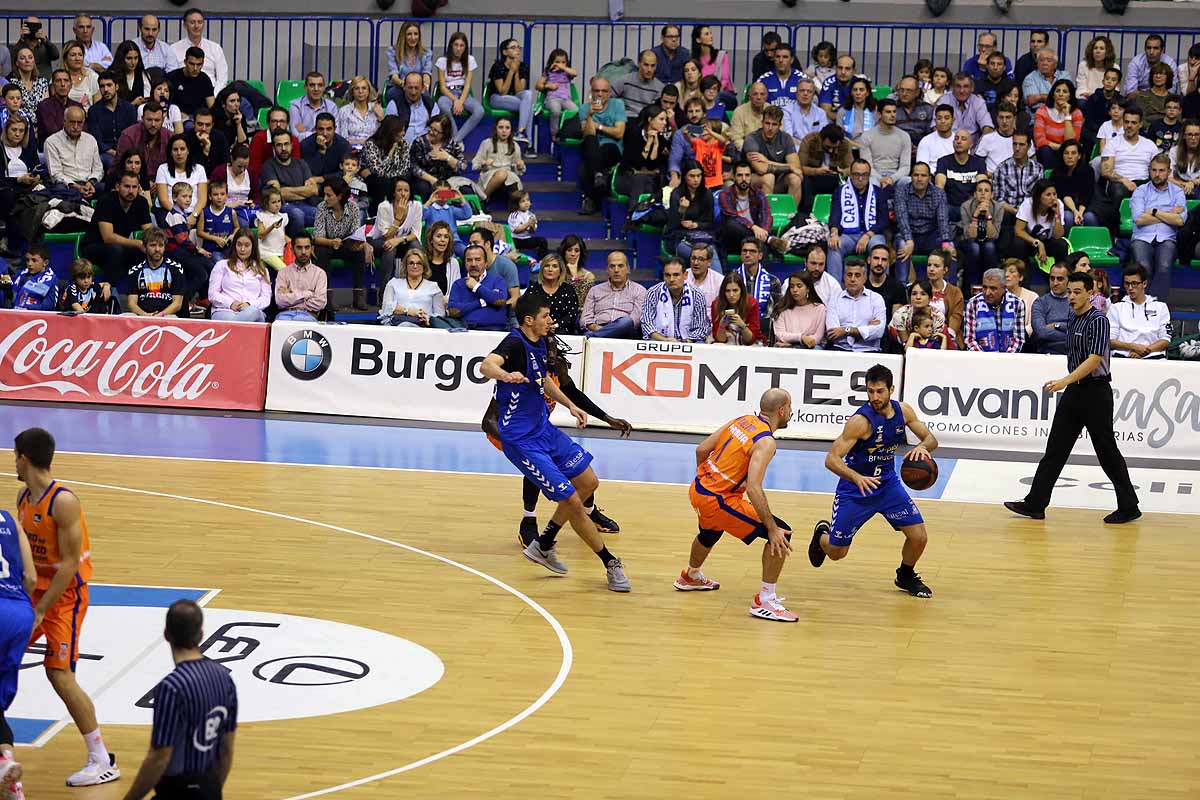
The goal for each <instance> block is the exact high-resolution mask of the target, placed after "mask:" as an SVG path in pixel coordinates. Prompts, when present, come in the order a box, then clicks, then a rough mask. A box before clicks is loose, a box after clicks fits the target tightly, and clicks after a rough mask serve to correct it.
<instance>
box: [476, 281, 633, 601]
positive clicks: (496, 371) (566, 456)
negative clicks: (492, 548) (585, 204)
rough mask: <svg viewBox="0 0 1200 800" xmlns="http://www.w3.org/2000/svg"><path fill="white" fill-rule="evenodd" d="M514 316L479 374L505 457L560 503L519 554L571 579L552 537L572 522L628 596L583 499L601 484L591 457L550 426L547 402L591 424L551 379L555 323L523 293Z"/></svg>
mask: <svg viewBox="0 0 1200 800" xmlns="http://www.w3.org/2000/svg"><path fill="white" fill-rule="evenodd" d="M514 310H515V312H516V317H517V324H518V326H519V327H518V328H517V329H516V330H514V331H512V332H511V333H509V335H508V336H506V337H505V338H504V339H503V340H502V341H501V342H500V344H499V345H498V346H497V347H496V349H495V350H493V351H492V352H491V353H489V354H488V356H487V358H485V359H484V360H483V364H481V365H480V368H479V371H480V373H482V375H483V376H484V377H485V378H490V379H491V380H494V381H496V394H495V398H496V405H497V407H498V408H499V411H500V419H499V422H498V425H497V429H498V432H499V434H500V444H501V449H502V450H503V452H504V457H505V458H507V459H508V460H509V462H511V463H512V465H513V466H514V467H516V468H517V469H518V470H520V472H521V474H522V475H524V476H525V477H526V478H529V479H530V480H531V481H533V482H534V483H535V484H537V486H538V488H539V489H541V492H542V494H544V495H546V498H547V499H549V500H552V501H554V502H556V503H558V508H557V509H556V510H555V512H554V516H553V517H551V519H550V522H549V523H548V524H547V525H546V530H545V531H544V532H543V533H542V535H541V536H539V537H538V538H536V539H534V540H533V541H532V542H530V543H529V545H528V546H527V547H526V548H525V549H524V550H523V551H522V552H523V554H524V556H525V558H527V559H529V560H530V561H532V562H534V563H535V564H541V565H542V566H543V567H545V568H546V569H548V570H550V571H551V572H554V573H557V574H559V575H564V574H566V572H567V565H566V564H564V563H563V562H562V561H561V560H559V558H558V554H557V552H556V548H555V537H557V536H558V531H559V529H561V528H562V526H563V525H564V524H566V522H567V521H568V520H569V521H570V523H571V527H572V528H574V529H575V533H577V534H578V535H579V538H580V539H582V540H583V541H584V543H585V544H586V545H587V546H588V547H589V548H591V550H592V552H594V553H595V554H596V556H597V557H599V559H600V562H601V563H602V564H603V565H604V569H605V572H606V573H607V577H608V588H609V589H610V590H612V591H614V592H628V591H629V588H630V584H629V578H628V577H627V576H626V574H625V566H624V565H623V564H622V563H621V559H619V558H617V557H616V556H614V555H613V554H612V553H610V552H609V551H608V548H607V547H605V545H604V540H603V539H602V538H601V537H600V532H599V531H597V530H596V523H594V522H593V521H592V518H591V517H590V516H589V515H588V513H587V512H586V511H585V510H584V507H583V502H582V500H581V499H580V498H581V497H592V496H593V495H594V494H595V493H596V488H597V487H598V486H599V485H600V480H599V479H598V478H597V477H596V473H595V471H594V470H593V469H592V454H591V453H589V452H588V451H586V450H584V449H583V448H582V447H580V446H579V445H578V444H577V443H576V442H574V441H572V440H571V439H570V438H569V437H568V436H567V435H566V434H565V433H563V432H562V431H560V430H559V429H558V428H557V427H555V426H554V424H553V423H551V422H550V410H549V408H548V407H547V405H546V398H547V396H549V397H550V398H551V399H552V400H554V401H555V402H556V403H562V404H563V405H564V406H566V408H567V409H568V410H569V411H570V412H571V414H572V415H573V416H574V417H575V419H576V420H577V421H578V423H579V426H580V427H583V426H584V425H586V424H587V414H586V413H585V412H584V411H582V410H581V409H580V408H579V407H578V406H577V405H575V403H573V402H572V401H571V399H570V398H569V397H567V396H566V395H565V394H563V392H562V390H561V389H559V388H558V385H557V384H556V383H555V382H554V381H552V380H550V379H549V377H548V375H547V367H546V357H547V354H546V335H547V334H548V333H549V332H550V326H551V325H552V324H553V320H552V319H551V317H550V307H549V306H547V305H546V303H545V302H544V301H542V300H539V299H538V298H535V297H533V296H531V295H528V294H526V295H524V296H522V297H521V298H520V299H519V300H517V303H516V307H515V309H514Z"/></svg>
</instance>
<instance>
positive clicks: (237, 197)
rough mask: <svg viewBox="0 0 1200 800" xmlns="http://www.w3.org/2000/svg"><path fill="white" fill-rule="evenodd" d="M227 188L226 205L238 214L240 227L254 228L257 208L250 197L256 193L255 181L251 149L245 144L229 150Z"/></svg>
mask: <svg viewBox="0 0 1200 800" xmlns="http://www.w3.org/2000/svg"><path fill="white" fill-rule="evenodd" d="M214 172H215V170H214ZM225 186H226V188H227V190H228V195H227V196H226V200H225V205H227V206H229V207H230V208H232V209H233V213H234V214H237V218H238V226H239V227H242V228H253V227H254V212H255V211H256V207H255V205H254V201H253V200H251V199H250V197H251V195H253V194H255V193H256V192H255V186H254V179H253V177H251V175H250V148H249V147H247V146H246V145H244V144H235V145H234V146H233V147H231V148H230V149H229V163H228V164H226V165H225Z"/></svg>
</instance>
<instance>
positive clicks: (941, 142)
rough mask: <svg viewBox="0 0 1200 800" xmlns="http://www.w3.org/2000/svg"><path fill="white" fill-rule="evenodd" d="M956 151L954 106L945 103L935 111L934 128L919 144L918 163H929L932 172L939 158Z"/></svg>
mask: <svg viewBox="0 0 1200 800" xmlns="http://www.w3.org/2000/svg"><path fill="white" fill-rule="evenodd" d="M953 152H954V108H953V107H952V106H949V105H946V104H945V103H943V104H942V105H940V106H938V107H937V109H936V110H935V111H934V112H933V130H932V131H930V132H929V135H928V136H924V137H922V138H921V142H920V144H918V145H917V160H916V162H915V163H917V164H928V165H929V171H930V172H932V171H933V170H934V168H936V167H937V162H938V159H939V158H941V157H942V156H948V155H950V154H951V153H953Z"/></svg>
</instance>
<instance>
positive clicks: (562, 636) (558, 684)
mask: <svg viewBox="0 0 1200 800" xmlns="http://www.w3.org/2000/svg"><path fill="white" fill-rule="evenodd" d="M87 455H96V454H95V453H88V454H87ZM117 457H118V458H121V457H122V456H117ZM196 460H202V461H213V460H216V459H196ZM251 463H259V462H251ZM266 463H271V462H266ZM0 474H3V475H11V474H12V473H0ZM488 474H490V473H488ZM63 480H64V481H66V482H67V483H68V484H73V485H75V486H90V487H92V488H95V489H111V490H113V491H117V492H130V493H132V494H141V495H146V496H149V497H163V498H166V499H169V500H184V501H187V502H190V503H200V504H201V505H208V506H217V507H219V508H228V509H232V510H234V511H245V512H247V513H250V514H261V515H263V516H265V517H273V518H275V519H283V520H288V521H289V522H300V523H304V524H307V525H315V526H317V527H318V528H325V529H327V530H331V531H337V532H338V533H346V534H349V535H351V536H357V537H358V538H360V539H367V540H369V541H372V542H379V543H380V544H386V545H390V546H392V547H398V548H400V549H401V550H407V551H408V552H410V553H416V554H417V555H421V556H425V557H427V558H432V559H433V560H434V561H440V562H442V563H443V564H448V565H449V566H452V567H456V568H458V569H461V570H462V571H463V572H468V573H470V574H472V575H474V576H476V577H478V578H482V579H483V580H485V581H487V582H488V583H491V584H493V585H494V586H497V587H499V588H500V589H503V590H504V591H506V592H508V593H509V594H511V595H513V596H514V597H516V598H517V599H518V600H520V601H521V602H523V603H525V605H527V606H529V607H530V608H532V609H533V610H534V611H536V612H537V613H538V614H539V615H540V616H541V617H542V619H544V620H546V622H547V623H548V624H549V625H550V627H551V629H553V630H554V634H555V635H556V636H557V637H558V644H559V647H561V648H562V663H561V664H560V665H559V668H558V674H557V675H555V677H554V681H553V682H552V683H551V684H550V686H549V687H547V689H546V690H545V691H544V692H542V694H541V695H540V696H539V697H538V698H537V699H536V700H534V701H533V702H532V703H531V704H530V705H529V706H527V707H526V708H525V709H523V710H522V711H521V712H520V713H519V714H517V715H516V716H514V717H512V718H511V719H508V720H506V721H504V722H502V723H500V724H499V725H497V726H496V727H494V728H492V729H491V730H489V731H485V732H484V733H481V734H479V735H478V736H476V737H475V738H473V739H468V740H467V741H465V742H463V743H462V744H457V745H454V746H453V747H449V748H446V749H445V750H442V751H441V752H438V753H434V754H433V755H429V756H426V757H425V758H422V759H420V760H418V761H413V762H412V763H410V764H405V765H404V766H401V767H396V768H394V769H390V770H387V771H386V772H379V773H376V774H375V775H368V776H367V777H365V778H358V779H357V780H353V781H349V782H347V783H343V784H339V785H337V786H329V787H326V788H324V789H317V790H316V791H313V792H308V793H306V794H300V795H295V796H294V797H289V798H286V800H307V798H310V797H320V796H321V795H326V794H332V793H334V792H340V791H342V790H344V789H350V788H353V787H355V786H362V785H364V784H368V783H374V782H375V781H380V780H383V779H384V778H390V777H392V776H393V775H400V774H402V773H405V772H409V771H411V770H414V769H416V768H417V767H423V766H425V765H426V764H432V763H433V762H435V761H440V760H441V759H443V758H446V757H447V756H452V755H454V754H456V753H460V752H462V751H463V750H466V749H468V748H471V747H474V746H475V745H477V744H479V743H480V742H484V741H487V740H488V739H491V738H492V737H493V736H497V735H499V734H501V733H504V732H505V731H506V730H508V729H509V728H511V727H513V726H515V725H517V724H519V723H520V722H522V721H524V720H525V718H526V717H529V716H530V715H532V714H533V713H535V712H536V711H538V709H540V708H541V707H542V706H544V705H546V703H548V702H549V701H550V698H551V697H553V696H554V695H555V694H557V692H558V690H559V689H561V688H562V685H563V684H564V683H566V680H567V675H568V674H569V673H570V671H571V664H572V663H573V661H574V659H575V651H574V649H573V648H572V647H571V640H570V639H569V638H568V637H567V632H566V631H565V630H564V629H563V626H562V624H561V623H560V622H559V621H558V620H557V619H555V618H554V615H552V614H551V613H550V612H549V611H547V610H546V609H544V608H542V606H541V605H539V604H538V603H537V602H536V601H535V600H533V599H532V598H530V597H529V596H527V595H525V594H524V593H523V592H521V591H520V590H518V589H514V588H513V587H512V586H509V585H508V584H507V583H505V582H504V581H502V580H500V579H499V578H493V577H492V576H491V575H488V574H487V573H486V572H481V571H480V570H477V569H475V568H474V567H469V566H467V565H466V564H461V563H459V562H458V561H454V560H453V559H449V558H446V557H445V556H440V555H438V554H437V553H431V552H429V551H428V550H422V549H420V548H419V547H413V546H412V545H408V544H403V543H401V542H396V541H393V540H391V539H385V538H383V537H382V536H375V535H374V534H370V533H363V532H362V531H356V530H352V529H350V528H343V527H341V526H338V525H330V524H329V523H327V522H318V521H316V520H312V519H305V518H304V517H296V516H292V515H291V514H281V513H279V512H277V511H266V510H264V509H261V508H251V507H249V506H239V505H236V504H234V503H222V502H220V501H218V500H205V499H203V498H199V497H188V496H187V495H181V494H170V493H167V492H155V491H151V490H149V489H133V488H130V487H128V486H112V485H110V484H107V483H89V482H87V481H73V480H69V479H65V478H64V479H63ZM139 657H140V656H139Z"/></svg>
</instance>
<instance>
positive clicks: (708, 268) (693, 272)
mask: <svg viewBox="0 0 1200 800" xmlns="http://www.w3.org/2000/svg"><path fill="white" fill-rule="evenodd" d="M714 252H715V250H714V249H713V247H712V245H707V244H698V245H696V246H695V247H693V248H692V256H691V258H689V259H688V266H689V269H688V274H687V279H686V283H687V285H688V286H691V287H694V288H696V289H699V290H700V292H701V293H703V295H704V299H705V302H711V301H710V300H709V299H708V298H710V297H714V298H715V297H716V296H717V295H718V294H720V293H721V279H722V278H723V277H725V276H724V275H722V274H721V271H720V270H719V269H715V268H714V267H713V265H712V263H713V254H714Z"/></svg>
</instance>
